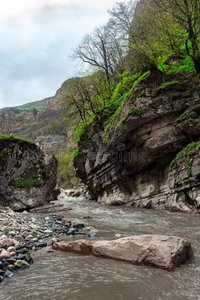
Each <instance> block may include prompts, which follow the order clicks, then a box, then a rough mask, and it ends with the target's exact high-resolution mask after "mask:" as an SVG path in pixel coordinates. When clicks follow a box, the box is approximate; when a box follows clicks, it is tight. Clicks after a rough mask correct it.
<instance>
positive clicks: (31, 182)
mask: <svg viewBox="0 0 200 300" xmlns="http://www.w3.org/2000/svg"><path fill="white" fill-rule="evenodd" d="M40 186H41V181H39V180H38V169H37V168H30V169H26V171H25V175H24V176H23V177H22V178H21V179H19V180H18V181H17V182H16V183H15V187H16V188H23V189H30V188H32V187H40Z"/></svg>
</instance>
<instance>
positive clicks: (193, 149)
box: [170, 142, 200, 175]
mask: <svg viewBox="0 0 200 300" xmlns="http://www.w3.org/2000/svg"><path fill="white" fill-rule="evenodd" d="M199 148H200V143H199V144H197V143H196V142H191V143H189V144H188V145H187V146H186V147H184V148H183V149H182V150H181V151H180V152H179V153H178V154H177V155H176V157H175V158H174V159H173V160H172V162H171V164H170V167H171V168H172V167H174V166H175V165H176V162H177V159H178V158H184V164H185V165H186V166H187V170H188V174H189V175H191V172H192V165H193V160H194V156H195V155H197V154H198V151H199ZM176 175H177V173H176Z"/></svg>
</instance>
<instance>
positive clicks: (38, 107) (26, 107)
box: [17, 102, 47, 111]
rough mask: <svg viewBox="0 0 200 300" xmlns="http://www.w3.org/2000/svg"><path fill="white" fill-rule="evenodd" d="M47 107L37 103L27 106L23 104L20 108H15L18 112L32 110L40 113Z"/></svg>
mask: <svg viewBox="0 0 200 300" xmlns="http://www.w3.org/2000/svg"><path fill="white" fill-rule="evenodd" d="M46 107H47V105H44V104H37V103H34V102H33V103H28V104H23V105H20V106H17V108H18V109H20V110H31V109H33V108H35V109H37V110H38V111H42V110H44V109H45V108H46Z"/></svg>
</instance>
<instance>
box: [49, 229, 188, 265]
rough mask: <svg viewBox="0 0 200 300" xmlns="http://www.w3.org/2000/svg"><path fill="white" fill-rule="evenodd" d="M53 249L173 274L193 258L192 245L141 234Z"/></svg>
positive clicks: (171, 237)
mask: <svg viewBox="0 0 200 300" xmlns="http://www.w3.org/2000/svg"><path fill="white" fill-rule="evenodd" d="M52 247H53V249H54V250H61V251H66V252H72V253H78V254H83V255H90V254H92V255H94V256H99V257H105V258H111V259H116V260H121V261H125V262H129V263H132V264H135V265H148V266H152V267H157V268H160V269H165V270H167V271H173V270H174V269H175V268H176V267H178V266H180V265H181V264H184V263H185V262H186V261H187V260H188V259H190V258H192V257H193V250H192V247H191V244H190V243H189V242H188V241H186V240H184V239H182V238H179V237H174V236H164V235H141V236H131V237H125V238H120V239H117V240H113V241H88V240H77V241H73V242H58V243H54V244H53V246H52Z"/></svg>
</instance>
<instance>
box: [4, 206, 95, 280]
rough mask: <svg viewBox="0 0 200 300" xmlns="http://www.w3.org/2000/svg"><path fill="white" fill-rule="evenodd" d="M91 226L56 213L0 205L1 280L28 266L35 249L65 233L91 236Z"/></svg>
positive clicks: (61, 236) (60, 238)
mask: <svg viewBox="0 0 200 300" xmlns="http://www.w3.org/2000/svg"><path fill="white" fill-rule="evenodd" d="M90 230H91V228H87V227H85V226H84V224H81V223H73V224H72V223H71V221H69V220H66V219H65V218H64V217H63V216H62V215H58V214H44V213H38V212H37V213H28V212H26V211H24V212H22V213H19V212H14V211H12V210H10V209H9V208H8V209H7V210H3V209H0V282H2V281H3V280H4V279H6V278H10V277H12V276H13V275H15V274H16V273H17V272H19V271H20V270H21V269H23V268H28V267H29V266H30V264H32V263H33V259H32V254H33V252H34V251H37V250H40V249H41V248H43V247H47V246H51V245H52V243H54V242H55V241H60V240H62V238H63V237H64V236H66V235H80V236H85V235H88V236H90V234H92V233H91V232H90V233H89V231H90Z"/></svg>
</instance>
